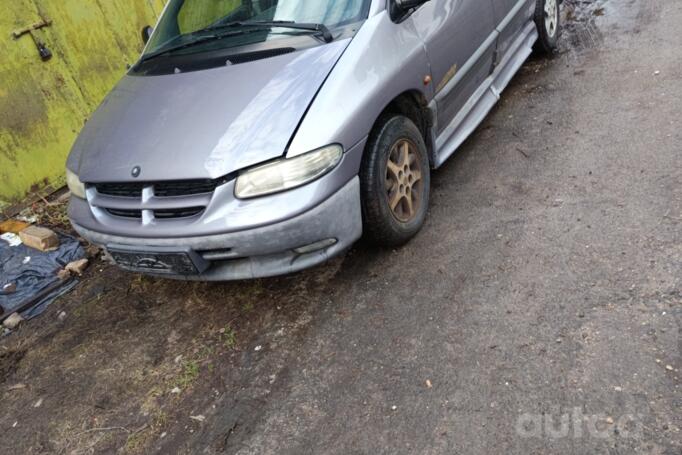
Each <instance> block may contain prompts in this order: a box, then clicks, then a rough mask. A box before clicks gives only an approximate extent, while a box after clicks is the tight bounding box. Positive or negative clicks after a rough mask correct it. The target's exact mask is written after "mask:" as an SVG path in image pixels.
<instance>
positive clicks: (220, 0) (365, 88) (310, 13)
mask: <svg viewBox="0 0 682 455" xmlns="http://www.w3.org/2000/svg"><path fill="white" fill-rule="evenodd" d="M559 3H560V0H421V1H420V0H169V1H168V3H167V5H166V8H165V10H164V12H163V14H162V15H161V17H160V19H159V22H158V23H157V24H156V27H155V28H154V29H153V30H152V29H151V27H147V28H145V30H143V38H144V40H145V42H146V47H145V49H144V51H143V53H142V55H141V57H140V59H139V61H137V62H136V63H135V64H134V65H133V66H132V67H131V68H130V70H129V72H128V73H127V74H126V76H125V77H124V78H123V79H122V80H121V81H120V82H119V83H118V85H117V86H116V87H115V88H114V89H113V91H112V92H111V93H110V94H109V95H108V96H107V97H106V99H105V100H104V101H103V102H102V104H101V105H100V106H99V108H98V109H97V111H96V112H95V113H94V114H93V115H92V117H91V118H90V119H89V120H88V122H87V124H86V126H85V127H84V129H83V131H82V132H81V134H80V136H79V137H78V139H77V141H76V143H75V144H74V146H73V149H72V151H71V154H70V156H69V158H68V161H67V171H66V173H67V182H68V186H69V188H70V190H71V194H72V197H71V203H70V206H69V217H70V219H71V221H72V223H73V226H74V228H75V229H76V231H78V233H80V234H81V235H82V236H83V237H84V238H86V239H87V240H89V241H91V242H93V243H95V244H98V245H101V246H103V247H104V248H105V249H106V250H107V251H108V252H109V253H110V254H111V256H112V257H113V259H114V260H115V261H116V263H117V264H118V265H119V266H121V267H123V268H124V269H127V270H131V271H136V272H143V273H150V274H155V275H163V276H168V277H172V278H179V279H195V280H230V279H243V278H254V277H265V276H272V275H278V274H283V273H288V272H293V271H297V270H301V269H304V268H307V267H310V266H313V265H315V264H319V263H321V262H323V261H325V260H327V259H329V258H331V257H333V256H334V255H337V254H339V253H341V252H343V251H344V250H346V249H348V248H349V247H350V246H351V245H352V244H353V243H354V242H355V241H357V240H358V239H359V238H360V237H361V236H362V235H363V233H364V235H365V236H366V237H367V238H369V239H371V241H374V242H377V243H379V244H383V245H390V246H396V245H400V244H403V243H405V242H407V241H408V240H409V239H410V238H412V237H413V236H414V235H416V234H417V232H418V231H419V229H420V228H421V226H422V224H423V223H424V219H425V216H426V213H427V208H428V202H429V183H430V172H431V171H432V170H433V169H437V168H438V167H439V166H440V165H442V164H443V162H444V161H445V160H446V159H447V158H448V157H449V156H450V155H452V154H453V153H454V152H455V150H457V148H458V147H459V146H460V144H462V142H463V141H464V140H465V139H466V138H467V136H469V135H470V134H471V133H472V131H473V130H474V129H475V128H476V126H477V125H478V124H479V123H480V122H481V120H482V119H483V118H484V117H485V116H486V114H487V113H488V112H489V111H490V109H491V108H492V107H493V105H494V104H495V103H496V102H497V100H498V99H499V97H500V93H501V92H502V90H503V89H504V88H505V87H506V86H507V84H508V83H509V81H510V80H511V78H512V77H513V76H514V74H515V73H516V72H517V70H518V69H519V68H520V67H521V65H522V64H523V62H524V61H525V60H526V59H527V58H528V56H529V55H530V54H531V52H532V50H533V48H535V49H536V50H540V51H544V52H547V53H551V52H553V51H554V50H555V48H556V46H557V38H558V36H559V32H560V23H559V18H560V15H559Z"/></svg>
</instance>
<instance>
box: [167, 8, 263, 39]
mask: <svg viewBox="0 0 682 455" xmlns="http://www.w3.org/2000/svg"><path fill="white" fill-rule="evenodd" d="M242 3H243V2H242V0H185V2H184V4H183V5H182V8H180V12H179V13H178V28H179V29H180V33H182V34H185V33H191V32H194V31H196V30H199V29H202V28H204V27H207V26H209V25H211V24H212V23H213V22H215V21H217V20H218V19H221V18H223V17H225V16H228V15H230V14H232V13H234V12H236V11H237V10H238V9H240V8H241V7H242ZM246 3H250V2H249V1H247V2H246Z"/></svg>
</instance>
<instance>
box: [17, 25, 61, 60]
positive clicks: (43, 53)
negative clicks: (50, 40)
mask: <svg viewBox="0 0 682 455" xmlns="http://www.w3.org/2000/svg"><path fill="white" fill-rule="evenodd" d="M51 25H52V20H50V19H47V18H42V20H41V21H40V22H36V23H35V24H31V25H29V26H28V27H24V28H22V29H19V30H15V31H13V32H12V37H13V38H14V39H15V40H18V39H19V38H21V37H22V36H24V35H31V39H33V42H34V43H35V45H36V47H37V48H38V54H40V59H41V60H42V61H44V62H46V61H48V60H50V59H51V58H52V51H50V49H48V48H47V46H46V45H45V43H43V42H42V41H40V40H39V39H38V38H37V37H36V36H35V34H34V33H33V32H35V31H37V30H40V29H42V28H45V27H49V26H51Z"/></svg>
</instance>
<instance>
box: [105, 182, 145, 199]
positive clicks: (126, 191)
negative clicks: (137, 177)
mask: <svg viewBox="0 0 682 455" xmlns="http://www.w3.org/2000/svg"><path fill="white" fill-rule="evenodd" d="M142 188H144V184H142V183H97V184H95V189H97V192H98V193H99V194H106V195H107V196H118V197H142Z"/></svg>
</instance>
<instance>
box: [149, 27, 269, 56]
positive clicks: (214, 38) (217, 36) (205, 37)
mask: <svg viewBox="0 0 682 455" xmlns="http://www.w3.org/2000/svg"><path fill="white" fill-rule="evenodd" d="M216 28H218V27H216ZM208 30H209V29H203V30H199V31H198V32H194V33H192V35H195V34H200V33H202V32H205V31H208ZM255 31H257V30H235V31H231V32H227V33H214V34H211V35H199V36H198V37H197V38H196V39H193V40H191V41H187V42H185V43H182V44H178V45H177V46H171V47H167V48H165V49H160V50H158V51H156V52H152V53H151V54H147V55H145V56H143V57H142V58H141V59H140V62H146V61H148V60H151V59H153V58H156V57H159V56H161V55H165V54H169V53H171V52H175V51H179V50H180V49H187V48H188V47H193V46H197V45H199V44H203V43H207V42H209V41H217V40H220V39H223V38H228V37H230V36H237V35H244V34H246V33H251V32H255Z"/></svg>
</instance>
